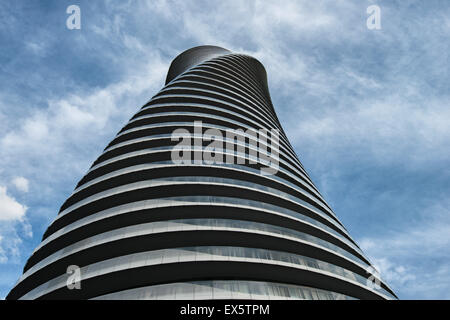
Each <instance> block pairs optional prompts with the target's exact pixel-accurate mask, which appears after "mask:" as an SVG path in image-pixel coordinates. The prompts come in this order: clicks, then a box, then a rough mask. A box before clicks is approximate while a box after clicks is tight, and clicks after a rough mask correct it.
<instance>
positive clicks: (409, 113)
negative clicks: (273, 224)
mask: <svg viewBox="0 0 450 320" xmlns="http://www.w3.org/2000/svg"><path fill="white" fill-rule="evenodd" d="M72 4H76V5H79V7H80V8H81V29H80V30H69V29H68V28H67V27H66V19H67V18H68V16H69V15H68V14H67V13H66V8H67V7H68V6H69V5H72ZM374 4H375V5H378V6H379V7H380V9H381V29H380V30H369V29H368V28H367V25H366V20H367V18H368V16H369V15H368V14H367V12H366V9H367V7H369V6H370V5H374ZM449 37H450V4H449V3H448V1H447V0H442V1H438V0H436V1H433V0H427V1H414V0H411V1H394V0H376V1H369V0H354V1H351V0H349V1H321V0H315V1H300V0H297V1H284V0H283V1H267V0H265V1H242V0H236V1H232V0H221V1H212V0H208V1H202V0H197V1H185V0H184V1H162V0H152V1H147V2H145V1H136V2H135V1H120V2H119V1H114V2H113V1H104V2H101V1H62V0H61V1H56V0H55V1H50V0H47V1H25V0H23V1H12V0H11V1H2V4H1V5H0V44H1V45H0V298H2V297H4V296H5V295H6V294H7V292H8V291H9V289H10V288H11V287H12V286H13V284H14V283H15V281H16V280H17V279H18V277H19V275H20V274H21V270H22V268H23V265H24V263H25V261H26V259H27V257H28V256H29V255H30V253H31V252H32V250H33V249H34V248H35V247H36V246H37V244H38V243H39V242H40V240H41V237H42V234H43V232H44V231H45V229H46V227H47V226H48V224H49V223H50V222H51V221H52V220H53V219H54V217H55V216H56V213H57V211H58V209H59V206H60V205H61V204H62V202H63V201H64V199H65V198H67V197H68V196H69V195H70V193H71V192H72V190H73V189H74V187H75V184H76V183H77V182H78V180H79V179H80V178H81V177H82V176H83V175H84V173H85V172H86V171H87V169H88V167H89V166H90V164H91V163H92V162H93V161H94V160H95V159H96V157H97V156H98V155H99V154H100V152H101V151H102V150H103V148H104V147H105V146H106V144H107V143H108V142H109V141H110V140H111V139H112V138H113V136H114V135H115V134H116V133H117V132H118V131H119V129H120V128H121V127H122V126H123V125H124V124H125V123H126V122H127V120H128V119H129V118H130V117H131V116H132V115H133V114H134V113H135V112H136V111H137V110H138V108H139V107H140V106H142V105H143V104H144V103H145V102H147V101H148V100H149V99H150V98H151V97H152V96H153V95H154V94H155V93H156V92H157V91H158V90H159V89H160V88H161V87H162V85H163V82H164V79H165V75H166V74H165V73H166V71H167V68H168V66H169V64H170V61H171V60H172V59H173V58H174V57H175V56H176V55H178V54H179V53H180V52H182V51H184V50H186V49H188V48H190V47H193V46H197V45H202V44H211V45H219V46H223V47H225V48H227V49H230V50H232V51H235V52H241V53H247V54H250V55H253V56H255V57H256V58H258V59H259V60H260V61H261V62H262V63H263V64H264V65H265V67H266V69H267V72H268V77H269V87H270V91H271V95H272V99H273V103H274V105H275V108H276V111H277V113H278V115H279V118H280V121H281V123H282V125H283V127H284V128H285V131H286V132H287V135H288V137H289V138H290V141H291V142H292V144H293V146H294V148H295V150H296V151H297V153H298V154H299V156H300V160H301V161H302V163H303V164H304V166H305V167H306V168H307V170H308V172H309V173H310V175H311V177H312V179H313V181H314V182H315V184H316V185H317V186H318V188H319V190H321V192H322V194H323V195H324V196H325V198H326V199H327V201H328V202H329V204H330V205H331V206H332V208H333V209H334V211H335V212H336V214H337V215H338V216H339V218H340V219H341V221H342V222H343V223H344V225H345V226H346V227H347V229H348V230H349V232H350V234H351V235H352V236H353V237H354V238H355V239H356V241H357V242H358V243H359V244H360V245H361V247H362V248H363V250H364V251H365V252H366V253H367V255H368V256H369V257H370V258H371V260H372V261H373V262H374V263H375V264H376V265H377V266H378V268H379V269H380V270H381V275H382V277H383V278H384V279H386V280H387V282H388V283H389V284H390V285H391V287H392V288H393V289H394V291H395V292H396V293H397V294H398V295H399V297H400V298H403V299H433V298H434V299H436V298H441V299H450V250H449V249H450V198H449V194H450V169H449V168H450V166H449V163H450V126H449V123H450V87H449V83H450V72H449V68H448V66H449V62H450V60H449V52H450V41H449Z"/></svg>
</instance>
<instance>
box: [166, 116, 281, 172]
mask: <svg viewBox="0 0 450 320" xmlns="http://www.w3.org/2000/svg"><path fill="white" fill-rule="evenodd" d="M224 132H225V133H224ZM171 140H172V141H177V142H178V144H176V145H175V146H174V147H173V149H172V153H171V158H172V161H173V163H175V164H207V165H208V164H219V165H220V164H247V163H248V164H254V165H257V166H258V167H259V170H260V173H261V174H263V175H274V174H276V173H277V172H278V169H279V140H280V134H279V131H278V130H277V129H271V130H270V131H269V130H267V129H252V128H247V129H245V130H244V129H240V128H239V129H226V130H219V129H212V128H209V129H207V130H205V131H203V126H202V121H194V132H193V134H192V133H191V132H189V131H188V130H187V129H184V128H179V129H176V130H175V131H173V132H172V136H171ZM205 144H206V145H205Z"/></svg>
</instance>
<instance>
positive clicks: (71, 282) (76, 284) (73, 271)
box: [66, 265, 81, 290]
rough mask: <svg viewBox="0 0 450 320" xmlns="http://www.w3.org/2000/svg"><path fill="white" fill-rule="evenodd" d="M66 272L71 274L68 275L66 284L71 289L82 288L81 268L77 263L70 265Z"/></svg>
mask: <svg viewBox="0 0 450 320" xmlns="http://www.w3.org/2000/svg"><path fill="white" fill-rule="evenodd" d="M66 273H67V274H68V275H69V276H68V277H67V281H66V286H67V289H69V290H73V289H76V290H80V289H81V269H80V267H79V266H77V265H70V266H68V267H67V270H66Z"/></svg>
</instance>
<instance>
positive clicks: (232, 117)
mask: <svg viewBox="0 0 450 320" xmlns="http://www.w3.org/2000/svg"><path fill="white" fill-rule="evenodd" d="M373 270H374V269H373V267H372V266H371V263H370V261H369V260H368V259H367V258H366V257H365V256H364V254H363V252H362V251H361V249H360V248H359V247H358V245H357V244H356V243H355V241H354V240H353V239H352V238H351V237H350V235H349V234H348V232H347V230H346V229H345V228H344V226H343V225H342V224H341V222H340V221H339V220H338V218H337V217H336V215H335V214H334V213H333V211H332V210H331V208H330V207H329V205H328V204H327V203H326V201H325V200H324V199H323V198H322V196H321V194H320V193H319V191H318V190H317V188H316V187H315V185H314V184H313V183H312V181H311V179H310V178H309V176H308V174H307V173H306V171H305V169H304V168H303V166H302V164H301V163H300V161H299V159H298V157H297V156H296V154H295V152H294V150H293V148H292V146H291V144H290V143H289V141H288V139H287V137H286V135H285V133H284V131H283V129H282V127H281V125H280V122H279V120H278V118H277V115H276V113H275V110H274V107H273V105H272V102H271V99H270V94H269V90H268V85H267V77H266V72H265V69H264V67H263V65H262V64H261V63H260V62H259V61H258V60H256V59H254V58H252V57H250V56H248V55H243V54H235V53H232V52H230V51H228V50H226V49H223V48H219V47H214V46H201V47H195V48H192V49H189V50H187V51H185V52H183V53H182V54H180V55H179V56H178V57H177V58H175V59H174V60H173V62H172V64H171V66H170V69H169V71H168V74H167V79H166V84H165V86H164V88H163V89H161V91H160V92H159V93H157V94H156V95H155V96H154V97H153V98H152V99H151V100H150V101H149V102H148V103H147V104H145V105H144V106H143V107H142V108H141V109H140V110H139V111H138V112H137V113H136V114H135V115H134V116H133V117H132V118H131V119H130V121H129V122H128V123H127V124H126V125H125V127H123V128H122V130H120V132H119V133H118V134H117V136H116V137H115V138H114V139H113V140H112V141H111V143H109V145H108V146H107V147H106V148H105V150H104V152H103V153H102V154H101V155H100V156H99V157H98V159H97V160H96V161H95V162H94V163H93V165H92V167H91V168H90V170H89V171H88V172H87V174H86V175H85V176H84V177H83V178H82V179H81V180H80V182H79V183H78V184H77V186H76V188H75V190H74V192H73V193H72V195H71V196H70V197H69V198H68V199H67V200H66V201H65V202H64V204H63V205H62V207H61V210H60V212H59V214H58V216H57V217H56V218H55V220H54V221H53V222H52V223H51V224H50V226H49V227H48V229H47V230H46V232H45V234H44V236H43V239H42V242H41V244H40V245H39V246H38V247H37V248H36V249H35V250H34V252H33V254H32V255H31V256H30V258H29V259H28V261H27V263H26V265H25V267H24V273H23V275H22V276H21V278H20V279H19V281H18V282H17V284H16V285H15V286H14V288H13V289H12V290H11V292H10V293H9V295H8V296H7V299H19V298H20V299H227V298H243V299H268V298H270V299H395V298H396V297H395V295H394V293H393V292H392V290H391V289H390V288H389V287H388V286H387V285H386V284H385V283H384V282H383V281H382V280H381V279H380V278H379V277H378V275H377V274H376V273H374V272H373Z"/></svg>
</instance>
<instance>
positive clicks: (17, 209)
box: [0, 186, 27, 221]
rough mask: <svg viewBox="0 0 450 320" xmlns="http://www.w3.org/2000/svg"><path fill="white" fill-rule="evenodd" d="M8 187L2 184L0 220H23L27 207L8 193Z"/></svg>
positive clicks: (0, 189) (0, 190)
mask: <svg viewBox="0 0 450 320" xmlns="http://www.w3.org/2000/svg"><path fill="white" fill-rule="evenodd" d="M6 191H7V189H6V187H3V186H0V221H10V220H21V219H22V218H23V217H24V216H25V212H26V211H27V207H26V206H24V205H22V204H20V203H19V202H17V201H16V199H14V198H13V197H11V196H9V195H8V194H7V193H6Z"/></svg>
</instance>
